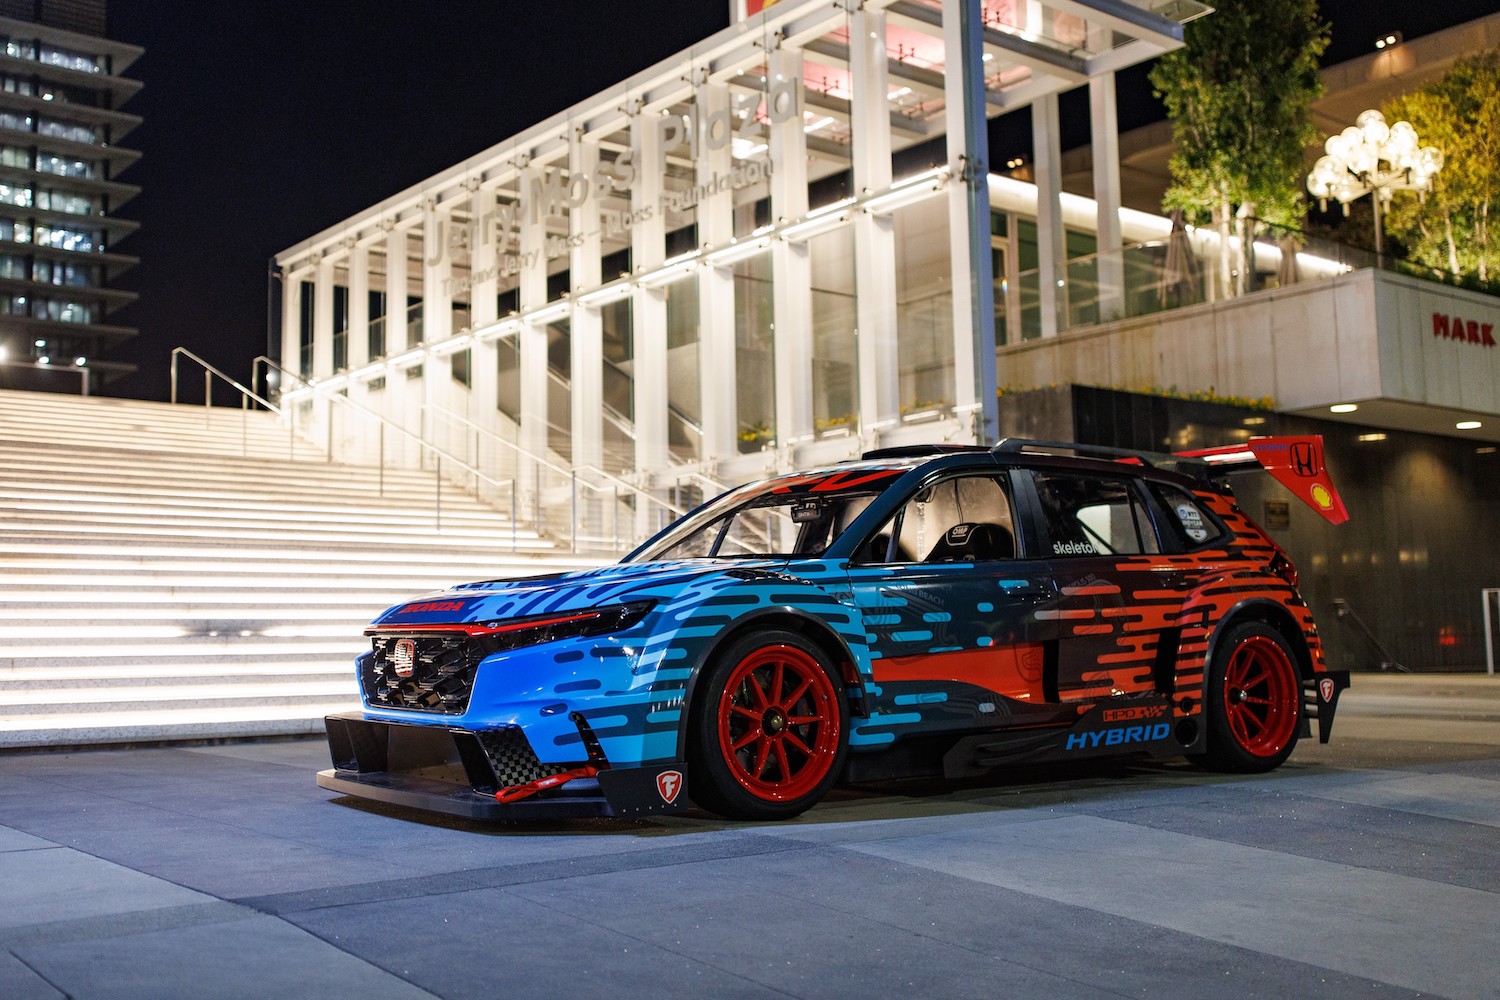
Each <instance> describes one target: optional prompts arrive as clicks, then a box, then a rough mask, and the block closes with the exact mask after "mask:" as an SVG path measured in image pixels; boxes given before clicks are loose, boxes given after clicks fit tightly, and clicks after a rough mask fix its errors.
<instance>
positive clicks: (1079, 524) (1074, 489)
mask: <svg viewBox="0 0 1500 1000" xmlns="http://www.w3.org/2000/svg"><path fill="white" fill-rule="evenodd" d="M1033 476H1034V478H1035V480H1036V491H1037V496H1038V498H1039V499H1040V500H1041V503H1042V511H1043V513H1044V515H1045V517H1046V522H1047V544H1048V548H1049V551H1048V553H1047V554H1048V555H1049V556H1052V557H1062V556H1094V555H1127V556H1129V555H1142V554H1155V553H1158V552H1160V551H1161V545H1160V544H1159V543H1158V541H1157V538H1156V531H1155V529H1154V528H1153V527H1152V525H1151V518H1150V516H1149V515H1148V514H1147V512H1146V506H1145V504H1144V503H1142V502H1141V499H1140V497H1138V496H1136V494H1135V491H1134V490H1132V489H1131V486H1130V482H1129V481H1128V480H1125V479H1101V478H1099V477H1097V476H1089V475H1080V474H1078V473H1070V472H1036V473H1033Z"/></svg>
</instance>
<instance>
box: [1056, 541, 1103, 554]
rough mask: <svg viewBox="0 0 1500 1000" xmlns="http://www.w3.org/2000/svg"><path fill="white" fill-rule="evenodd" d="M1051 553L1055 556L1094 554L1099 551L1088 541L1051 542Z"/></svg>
mask: <svg viewBox="0 0 1500 1000" xmlns="http://www.w3.org/2000/svg"><path fill="white" fill-rule="evenodd" d="M1052 554H1053V555H1055V556H1095V555H1098V554H1099V553H1098V552H1097V551H1095V550H1094V546H1093V545H1091V544H1090V543H1088V542H1053V543H1052Z"/></svg>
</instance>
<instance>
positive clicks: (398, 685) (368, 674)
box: [360, 634, 484, 715]
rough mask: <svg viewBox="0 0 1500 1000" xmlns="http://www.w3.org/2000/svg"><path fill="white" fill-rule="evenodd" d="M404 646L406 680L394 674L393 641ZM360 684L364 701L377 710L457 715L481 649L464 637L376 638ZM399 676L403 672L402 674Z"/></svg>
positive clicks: (464, 708)
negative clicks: (408, 647)
mask: <svg viewBox="0 0 1500 1000" xmlns="http://www.w3.org/2000/svg"><path fill="white" fill-rule="evenodd" d="M402 642H410V643H411V644H412V650H411V653H412V655H411V670H410V676H406V677H403V676H401V675H400V674H398V673H397V666H398V663H397V650H396V646H397V643H402ZM372 648H373V652H374V654H375V655H374V656H372V657H371V658H370V659H369V660H368V661H367V664H368V665H367V666H366V668H365V670H364V673H363V675H362V676H361V677H360V683H361V685H363V687H364V694H365V700H366V701H367V702H368V703H369V704H370V705H372V706H374V705H378V706H380V707H381V708H396V709H406V710H409V711H413V712H439V713H442V714H444V715H462V714H463V713H464V712H466V711H467V710H468V708H469V695H470V694H472V693H473V690H474V673H475V671H476V670H477V669H478V668H479V661H480V660H482V659H483V658H484V650H483V649H482V648H481V647H480V645H479V643H478V642H476V641H475V640H474V639H472V638H470V637H469V636H467V635H462V634H459V635H440V636H437V635H426V636H399V635H377V636H375V637H374V640H373V643H372ZM402 672H403V673H405V672H406V671H404V670H403V671H402Z"/></svg>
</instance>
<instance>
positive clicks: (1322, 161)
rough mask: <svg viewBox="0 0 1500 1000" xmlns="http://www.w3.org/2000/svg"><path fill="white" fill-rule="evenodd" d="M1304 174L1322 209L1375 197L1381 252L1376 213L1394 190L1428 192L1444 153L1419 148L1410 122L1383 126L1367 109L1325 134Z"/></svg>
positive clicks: (1382, 117) (1378, 243) (1378, 250)
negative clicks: (1317, 154) (1332, 203)
mask: <svg viewBox="0 0 1500 1000" xmlns="http://www.w3.org/2000/svg"><path fill="white" fill-rule="evenodd" d="M1323 149H1324V150H1325V151H1326V153H1327V155H1325V156H1322V157H1319V158H1318V162H1317V163H1315V164H1314V165H1313V169H1312V173H1310V174H1308V175H1307V190H1308V192H1309V193H1310V194H1311V195H1312V196H1313V197H1314V198H1317V199H1318V202H1319V204H1320V205H1321V206H1322V207H1324V208H1327V207H1328V202H1329V200H1330V199H1332V200H1333V201H1337V202H1338V203H1339V204H1341V205H1343V206H1344V210H1345V211H1346V212H1347V211H1348V206H1349V203H1350V202H1351V201H1354V200H1355V199H1356V198H1362V197H1364V196H1365V195H1367V194H1373V195H1374V196H1375V198H1374V202H1375V252H1376V253H1377V254H1378V253H1381V252H1382V247H1381V242H1382V233H1381V222H1380V219H1381V215H1382V211H1383V210H1384V209H1388V208H1389V205H1390V200H1391V195H1392V194H1394V193H1395V192H1397V191H1416V192H1417V193H1418V195H1419V196H1420V195H1421V194H1423V193H1425V192H1427V191H1430V190H1432V177H1433V175H1434V174H1436V173H1437V172H1438V171H1439V170H1441V169H1442V168H1443V152H1442V150H1440V149H1438V148H1437V147H1435V146H1423V145H1422V144H1421V143H1420V142H1419V141H1418V139H1417V130H1416V129H1414V128H1412V126H1411V123H1410V122H1405V121H1399V122H1396V123H1395V124H1394V125H1387V124H1386V121H1385V115H1383V114H1381V113H1380V112H1379V111H1374V110H1371V111H1366V112H1364V113H1363V114H1361V115H1360V116H1359V117H1358V118H1356V119H1355V123H1354V124H1353V125H1351V126H1349V127H1348V128H1346V129H1344V130H1343V131H1342V132H1340V133H1338V134H1337V135H1331V136H1329V137H1328V141H1327V142H1326V143H1324V145H1323Z"/></svg>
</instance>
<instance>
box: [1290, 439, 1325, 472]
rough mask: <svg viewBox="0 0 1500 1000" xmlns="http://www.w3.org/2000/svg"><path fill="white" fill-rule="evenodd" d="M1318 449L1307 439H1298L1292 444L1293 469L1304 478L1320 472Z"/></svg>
mask: <svg viewBox="0 0 1500 1000" xmlns="http://www.w3.org/2000/svg"><path fill="white" fill-rule="evenodd" d="M1319 464H1320V463H1319V462H1318V449H1317V448H1315V447H1313V445H1312V444H1311V443H1309V442H1307V441H1298V442H1297V443H1296V444H1294V445H1292V471H1294V472H1296V473H1297V475H1299V476H1302V477H1303V478H1304V479H1311V478H1313V477H1314V476H1316V475H1317V474H1318V465H1319Z"/></svg>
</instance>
